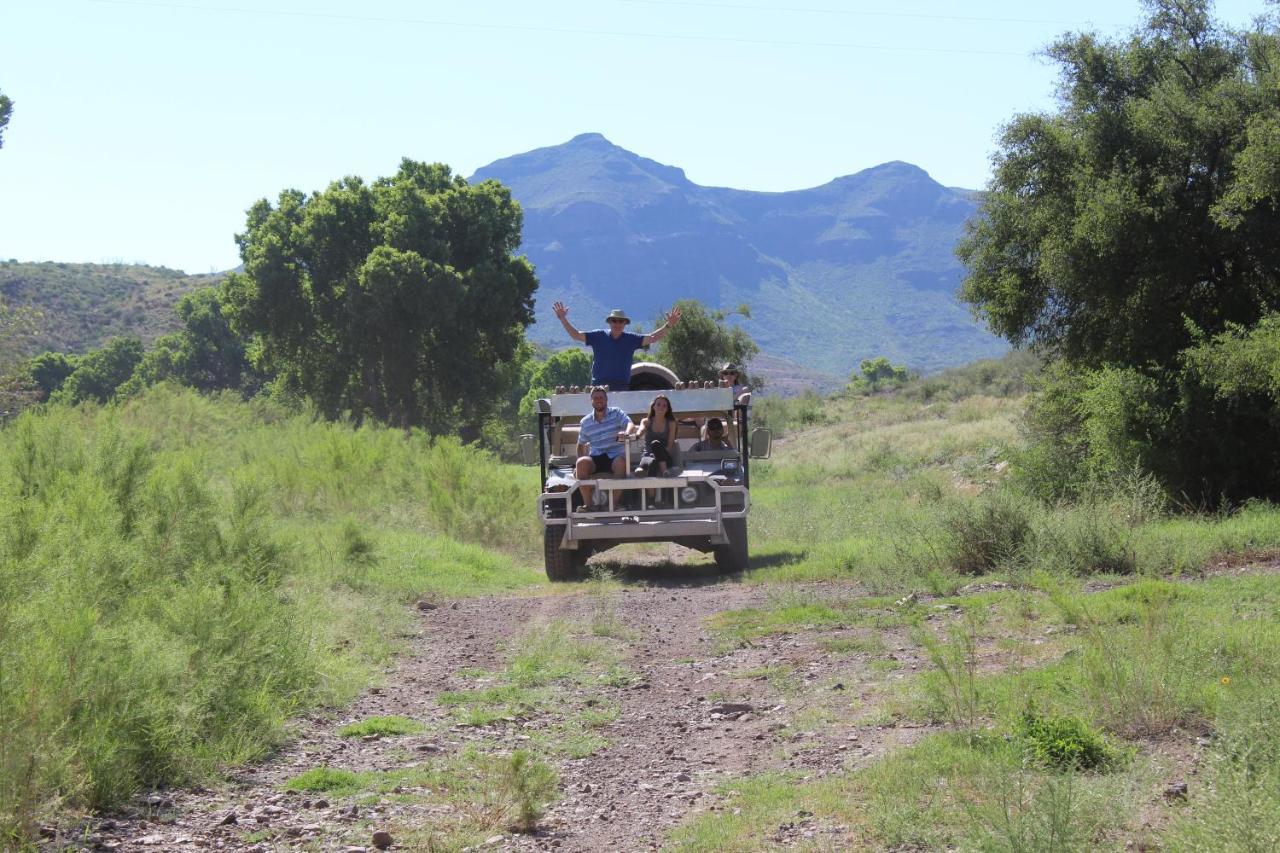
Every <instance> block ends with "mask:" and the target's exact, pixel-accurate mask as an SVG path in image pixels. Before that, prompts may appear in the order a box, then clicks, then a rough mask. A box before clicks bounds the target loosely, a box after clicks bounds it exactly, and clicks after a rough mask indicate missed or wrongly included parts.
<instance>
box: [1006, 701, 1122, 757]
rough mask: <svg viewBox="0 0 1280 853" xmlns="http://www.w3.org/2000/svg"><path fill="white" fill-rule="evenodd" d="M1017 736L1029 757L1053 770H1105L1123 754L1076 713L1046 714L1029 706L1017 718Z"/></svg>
mask: <svg viewBox="0 0 1280 853" xmlns="http://www.w3.org/2000/svg"><path fill="white" fill-rule="evenodd" d="M1018 737H1019V739H1020V740H1021V741H1022V744H1023V748H1024V751H1025V753H1026V755H1027V757H1028V758H1029V759H1030V760H1031V761H1033V762H1035V763H1036V764H1039V765H1041V766H1043V767H1048V768H1052V769H1054V770H1105V769H1108V768H1111V767H1113V766H1115V765H1116V764H1118V763H1119V762H1120V760H1121V758H1122V757H1123V753H1122V752H1120V751H1119V750H1117V749H1115V748H1113V747H1112V746H1110V745H1109V744H1108V743H1107V741H1106V739H1105V738H1103V736H1102V735H1101V733H1099V732H1097V731H1096V730H1094V729H1093V727H1091V726H1090V725H1089V724H1088V723H1086V722H1084V721H1083V720H1081V719H1079V718H1078V717H1066V716H1047V717H1046V716H1041V715H1040V714H1037V713H1036V712H1035V710H1034V709H1033V708H1028V709H1027V710H1026V711H1023V713H1022V716H1021V717H1020V718H1019V720H1018Z"/></svg>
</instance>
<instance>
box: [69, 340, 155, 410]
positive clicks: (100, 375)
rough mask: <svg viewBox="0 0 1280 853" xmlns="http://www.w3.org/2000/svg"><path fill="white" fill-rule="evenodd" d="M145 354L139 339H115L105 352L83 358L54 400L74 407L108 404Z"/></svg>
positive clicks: (99, 350) (105, 347)
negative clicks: (87, 404) (87, 402)
mask: <svg viewBox="0 0 1280 853" xmlns="http://www.w3.org/2000/svg"><path fill="white" fill-rule="evenodd" d="M142 353H143V347H142V341H141V340H139V339H138V338H135V337H125V338H112V339H111V340H109V341H107V344H106V346H104V347H103V348H102V349H98V350H94V351H93V352H91V353H88V354H86V355H83V356H81V357H80V358H79V360H78V362H77V364H76V369H75V370H74V371H73V372H72V374H71V375H70V376H68V377H67V381H66V382H64V383H62V387H61V388H60V389H58V390H57V391H56V392H54V394H53V396H52V397H50V399H51V400H52V401H54V402H57V403H71V404H73V405H74V404H76V403H83V402H85V401H88V400H93V401H96V402H99V403H106V402H107V401H109V400H110V399H111V398H112V397H114V396H115V394H116V391H117V389H119V388H120V386H121V385H123V384H124V383H125V382H126V381H127V380H128V379H129V377H130V376H132V375H133V371H134V369H135V368H137V366H138V363H139V362H140V361H142Z"/></svg>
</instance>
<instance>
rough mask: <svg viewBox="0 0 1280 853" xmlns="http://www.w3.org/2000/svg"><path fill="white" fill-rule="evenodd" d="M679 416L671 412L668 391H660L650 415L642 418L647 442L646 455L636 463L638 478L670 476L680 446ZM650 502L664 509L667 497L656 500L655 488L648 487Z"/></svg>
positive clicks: (651, 406) (642, 433)
mask: <svg viewBox="0 0 1280 853" xmlns="http://www.w3.org/2000/svg"><path fill="white" fill-rule="evenodd" d="M676 429H677V427H676V416H675V412H673V411H671V400H670V399H669V398H668V397H667V395H666V394H659V395H658V396H656V397H654V398H653V402H652V403H650V404H649V416H648V417H646V418H644V419H643V420H642V421H640V438H641V440H642V441H643V442H644V456H642V457H641V458H640V464H639V465H637V466H636V470H635V474H636V476H637V477H647V476H648V475H649V474H651V473H652V474H655V475H657V476H659V477H662V476H664V475H666V473H667V471H668V469H669V468H670V467H671V462H672V459H671V451H672V450H673V449H674V448H675V446H676ZM645 494H646V495H648V497H649V500H650V502H651V503H652V505H653V506H654V507H655V508H662V507H663V506H665V504H666V498H665V497H662V498H657V499H655V497H654V495H655V490H654V489H646V490H645Z"/></svg>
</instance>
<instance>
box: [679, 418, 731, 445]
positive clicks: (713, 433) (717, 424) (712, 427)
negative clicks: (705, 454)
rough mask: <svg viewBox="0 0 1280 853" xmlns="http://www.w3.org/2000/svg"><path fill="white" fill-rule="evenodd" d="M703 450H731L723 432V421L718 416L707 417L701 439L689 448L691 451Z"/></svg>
mask: <svg viewBox="0 0 1280 853" xmlns="http://www.w3.org/2000/svg"><path fill="white" fill-rule="evenodd" d="M704 450H733V445H732V444H730V443H729V439H728V438H726V437H725V434H724V421H722V420H720V419H719V418H708V419H707V426H706V430H705V435H703V437H702V440H701V441H699V442H698V443H697V444H695V445H694V446H693V447H690V448H689V451H690V452H692V453H700V452H702V451H704Z"/></svg>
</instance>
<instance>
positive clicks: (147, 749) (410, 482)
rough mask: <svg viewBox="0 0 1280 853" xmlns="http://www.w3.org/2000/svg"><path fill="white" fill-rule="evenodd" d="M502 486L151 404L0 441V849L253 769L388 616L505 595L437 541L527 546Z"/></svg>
mask: <svg viewBox="0 0 1280 853" xmlns="http://www.w3.org/2000/svg"><path fill="white" fill-rule="evenodd" d="M510 480H511V478H504V477H502V476H501V468H500V466H499V464H498V463H497V462H496V461H494V460H493V459H492V458H491V457H489V456H487V455H485V454H483V453H481V452H479V451H475V450H473V449H471V448H467V447H463V446H461V445H459V444H458V443H456V442H452V441H447V440H434V441H433V440H431V439H429V438H427V437H425V436H421V435H417V434H415V435H410V436H407V437H406V436H405V435H404V434H403V433H400V432H396V431H391V430H377V429H367V428H365V429H358V430H357V429H352V428H351V427H348V426H343V425H339V424H328V423H322V422H319V421H316V420H314V419H312V418H310V417H307V416H288V415H284V414H282V413H279V412H276V411H273V410H271V409H270V408H269V407H261V406H254V405H247V404H244V403H240V402H238V401H235V400H232V399H230V398H222V399H217V398H212V399H211V398H203V397H200V396H198V395H196V394H194V393H192V392H187V391H175V390H173V389H168V388H164V387H161V388H156V389H153V390H152V391H151V392H149V393H148V394H146V395H144V396H143V397H141V398H139V399H137V400H134V401H131V402H130V403H129V404H127V405H124V406H120V407H108V408H96V407H84V408H75V409H72V408H65V407H49V408H46V409H43V410H32V411H28V412H26V413H24V414H23V415H22V416H21V417H20V418H18V419H17V421H16V422H15V423H13V424H12V425H10V426H8V427H6V428H4V429H0V721H3V723H2V724H0V847H9V846H15V845H18V844H20V843H24V842H23V841H22V839H29V838H31V837H32V833H33V830H34V829H35V828H36V827H37V826H38V825H39V824H40V822H42V821H46V820H56V819H57V816H58V813H59V812H60V810H62V809H65V808H66V807H73V808H78V807H87V808H106V807H111V806H113V805H116V804H119V803H120V802H122V801H123V800H125V799H127V798H128V797H130V796H131V795H132V794H134V793H135V792H138V791H140V790H143V789H145V788H147V787H149V786H155V785H168V784H179V783H184V782H190V781H193V780H197V779H201V778H205V777H207V776H209V774H211V773H214V772H215V771H216V770H217V769H218V768H219V767H221V766H224V765H226V764H234V763H239V762H244V761H246V760H250V759H252V758H254V757H257V756H260V755H262V754H263V753H264V751H265V750H267V749H269V748H270V747H271V746H272V745H273V744H274V743H276V742H277V741H278V740H279V739H280V737H281V736H282V732H283V723H284V722H285V720H287V719H288V717H290V716H291V715H294V714H296V713H298V712H299V711H301V710H302V709H305V708H307V707H309V706H314V705H316V704H319V703H332V702H337V701H341V700H342V699H344V698H345V697H346V696H349V695H350V693H351V691H352V690H354V689H358V687H359V686H360V685H362V684H363V683H366V681H367V679H368V678H369V677H371V673H372V670H371V664H372V663H374V661H376V660H377V659H379V657H380V656H382V655H385V654H386V652H387V651H388V650H389V648H390V638H391V636H392V634H393V633H394V632H395V631H396V630H397V629H398V628H399V626H401V625H402V622H403V619H405V618H407V616H405V615H404V613H405V609H404V607H403V604H404V603H405V602H406V599H408V600H412V597H413V596H418V595H421V594H423V593H426V592H430V591H431V590H433V589H447V590H449V591H450V592H456V591H459V590H477V591H478V590H484V589H501V588H510V587H511V586H514V585H520V584H522V583H528V582H529V579H530V578H527V577H526V578H522V577H521V574H522V573H520V572H519V571H517V570H516V568H515V565H514V563H513V562H512V560H511V558H510V557H509V556H504V555H502V554H498V553H495V552H492V551H486V550H483V549H482V548H480V547H478V546H475V545H464V544H459V543H457V542H455V541H454V540H453V539H451V538H450V537H458V538H461V539H470V540H472V541H476V542H480V541H483V542H485V544H486V545H489V546H493V545H494V544H497V545H502V544H503V543H516V542H518V541H519V539H520V537H522V536H526V534H525V533H524V532H523V528H521V526H520V525H521V521H523V523H525V524H528V523H529V521H528V520H518V519H517V514H520V515H530V516H531V513H521V512H520V510H521V509H523V508H524V507H523V504H524V502H523V501H519V500H517V499H516V498H517V497H518V496H517V495H516V494H515V493H514V492H513V490H512V486H511V483H510ZM455 490H463V491H467V492H469V493H470V494H468V495H463V496H457V495H450V496H446V497H435V498H434V500H433V496H435V495H436V494H437V493H438V492H441V491H449V492H453V491H455ZM459 507H461V508H459ZM469 511H475V512H477V513H486V514H487V516H488V517H487V519H486V520H485V521H484V522H483V523H481V522H469V521H466V520H465V519H464V517H465V515H466V513H467V512H469ZM513 547H514V546H513ZM371 626H372V627H371Z"/></svg>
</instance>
